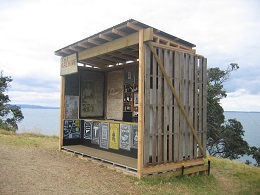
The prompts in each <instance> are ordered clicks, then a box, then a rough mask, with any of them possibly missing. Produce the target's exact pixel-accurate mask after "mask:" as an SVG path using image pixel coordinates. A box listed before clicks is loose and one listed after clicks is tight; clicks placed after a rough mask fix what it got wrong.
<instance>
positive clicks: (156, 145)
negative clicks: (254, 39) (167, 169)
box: [144, 44, 207, 166]
mask: <svg viewBox="0 0 260 195" xmlns="http://www.w3.org/2000/svg"><path fill="white" fill-rule="evenodd" d="M144 45H146V44H144ZM155 49H156V53H157V55H158V57H159V59H160V61H161V62H162V63H163V66H164V69H165V71H166V72H167V75H168V77H169V79H170V81H171V82H172V85H173V87H174V89H175V91H176V93H177V95H178V96H179V98H180V100H181V102H182V104H183V106H184V109H185V111H186V113H187V115H188V117H189V120H190V122H191V124H193V127H194V130H195V131H196V132H197V136H198V137H199V140H200V142H201V144H202V145H203V148H204V149H205V148H206V114H207V112H206V104H207V99H206V98H207V93H206V90H207V88H206V87H207V83H206V79H207V75H206V73H207V60H206V59H205V58H203V57H202V56H197V55H193V54H187V53H182V52H179V51H173V50H166V49H163V48H155ZM144 64H145V78H144V81H145V87H144V89H145V93H144V94H145V98H144V104H145V105H144V107H145V108H144V115H145V116H144V120H145V121H144V125H145V128H144V166H151V165H157V164H165V163H171V162H180V161H183V160H193V159H196V158H198V157H201V155H202V153H201V151H200V150H199V149H198V144H197V142H196V141H195V138H194V135H193V133H192V132H191V129H190V127H189V125H188V123H187V121H186V119H185V117H184V114H183V113H182V111H181V109H180V107H179V105H178V103H177V101H176V98H175V97H174V96H173V94H172V92H171V90H170V87H169V86H168V84H167V82H166V79H165V78H164V76H163V74H162V71H161V69H160V67H159V66H158V64H157V62H156V60H155V57H154V56H153V54H152V53H151V52H150V49H149V48H148V47H147V46H145V62H144Z"/></svg>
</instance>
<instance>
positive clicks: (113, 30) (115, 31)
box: [112, 28, 127, 37]
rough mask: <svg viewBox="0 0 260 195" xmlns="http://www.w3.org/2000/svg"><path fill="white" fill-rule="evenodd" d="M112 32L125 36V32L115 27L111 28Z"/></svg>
mask: <svg viewBox="0 0 260 195" xmlns="http://www.w3.org/2000/svg"><path fill="white" fill-rule="evenodd" d="M112 33H114V34H117V35H119V36H121V37H125V36H127V34H126V33H124V32H122V31H120V30H117V29H115V28H113V29H112Z"/></svg>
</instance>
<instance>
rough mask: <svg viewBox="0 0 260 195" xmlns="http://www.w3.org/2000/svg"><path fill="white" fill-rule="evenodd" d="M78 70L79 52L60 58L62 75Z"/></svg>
mask: <svg viewBox="0 0 260 195" xmlns="http://www.w3.org/2000/svg"><path fill="white" fill-rule="evenodd" d="M77 72H78V63H77V54H72V55H69V56H66V57H62V58H61V59H60V75H61V76H62V75H68V74H73V73H77Z"/></svg>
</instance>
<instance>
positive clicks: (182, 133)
mask: <svg viewBox="0 0 260 195" xmlns="http://www.w3.org/2000/svg"><path fill="white" fill-rule="evenodd" d="M184 98H185V96H184V53H182V52H181V53H180V101H181V102H185V101H184ZM185 124H186V121H185V118H184V114H183V113H182V112H180V129H179V130H180V133H179V143H180V151H179V153H180V155H179V161H182V160H183V157H184V155H185Z"/></svg>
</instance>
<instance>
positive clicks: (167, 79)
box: [147, 41, 206, 157]
mask: <svg viewBox="0 0 260 195" xmlns="http://www.w3.org/2000/svg"><path fill="white" fill-rule="evenodd" d="M147 44H148V46H149V48H150V50H151V51H152V53H153V55H154V57H155V59H156V61H157V63H158V64H159V66H160V69H161V71H162V73H163V75H164V78H165V79H166V81H167V83H168V85H169V87H170V89H171V91H172V93H173V95H174V97H175V98H176V100H177V103H178V106H179V107H180V109H181V111H182V113H183V114H184V117H185V119H186V121H187V123H188V125H189V127H190V129H191V132H192V134H193V136H194V138H195V140H196V141H197V143H198V145H199V148H200V150H201V152H202V155H203V157H206V151H205V150H204V149H203V146H202V145H201V143H200V141H199V138H198V136H197V134H196V131H195V129H194V128H193V126H192V124H191V122H190V119H189V117H188V114H187V112H186V111H185V109H184V106H183V105H182V102H181V100H180V98H179V96H178V95H177V93H176V91H175V89H174V87H173V86H172V82H171V81H170V79H169V77H168V75H167V73H166V71H165V69H164V66H163V64H162V62H161V61H160V59H159V57H158V55H157V54H156V52H155V50H154V48H153V46H152V44H151V42H150V41H149V42H147Z"/></svg>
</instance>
